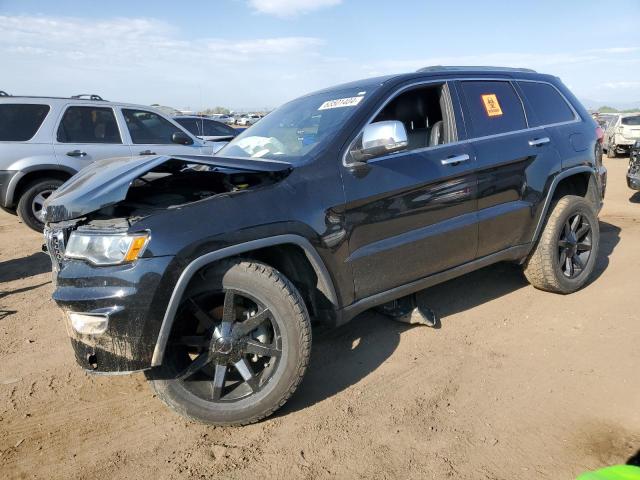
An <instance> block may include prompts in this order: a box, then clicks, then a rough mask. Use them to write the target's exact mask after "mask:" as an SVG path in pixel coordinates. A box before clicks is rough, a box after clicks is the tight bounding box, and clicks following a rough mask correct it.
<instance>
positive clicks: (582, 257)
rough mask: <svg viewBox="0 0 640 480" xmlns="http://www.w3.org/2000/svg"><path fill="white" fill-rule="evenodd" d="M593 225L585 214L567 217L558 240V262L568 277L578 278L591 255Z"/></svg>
mask: <svg viewBox="0 0 640 480" xmlns="http://www.w3.org/2000/svg"><path fill="white" fill-rule="evenodd" d="M591 247H592V242H591V225H590V224H589V221H588V220H587V218H586V217H585V216H584V215H581V214H579V213H578V214H575V215H573V216H571V217H569V218H568V219H567V221H566V222H565V224H564V228H563V229H562V231H561V232H560V239H559V240H558V248H559V249H560V250H559V255H558V263H559V267H560V270H561V271H562V273H563V274H564V276H565V277H567V278H576V277H577V276H578V275H580V273H582V271H583V270H584V268H585V265H587V263H588V262H589V257H590V256H591Z"/></svg>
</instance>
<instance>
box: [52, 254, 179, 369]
mask: <svg viewBox="0 0 640 480" xmlns="http://www.w3.org/2000/svg"><path fill="white" fill-rule="evenodd" d="M172 259H173V257H154V258H141V259H138V260H137V261H136V262H134V263H132V264H126V265H117V266H110V267H95V266H92V265H89V264H88V263H86V262H83V261H79V260H74V261H68V262H66V263H65V264H64V265H62V266H61V268H60V270H59V271H58V272H57V278H56V289H55V291H54V293H53V299H54V300H55V301H56V303H57V304H58V305H59V306H60V307H61V308H62V310H63V311H64V318H65V324H66V327H67V332H68V334H69V336H70V338H71V344H72V346H73V349H74V351H75V355H76V360H77V362H78V363H79V364H80V365H81V366H82V367H83V368H85V369H87V370H90V371H92V372H101V373H127V372H132V371H137V370H144V369H147V368H150V366H151V357H152V355H153V349H154V347H155V342H156V339H157V334H158V331H159V329H160V324H161V322H162V318H163V314H164V309H165V308H166V305H167V303H168V299H169V297H170V289H171V288H172V285H165V284H167V283H170V282H167V281H166V276H165V273H166V272H167V270H168V267H169V265H170V263H171V261H172ZM54 275H56V273H54ZM163 279H164V280H163ZM92 321H93V323H92ZM81 332H84V333H81Z"/></svg>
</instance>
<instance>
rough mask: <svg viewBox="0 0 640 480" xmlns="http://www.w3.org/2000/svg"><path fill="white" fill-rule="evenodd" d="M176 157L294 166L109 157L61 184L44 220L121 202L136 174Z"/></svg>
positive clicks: (277, 165)
mask: <svg viewBox="0 0 640 480" xmlns="http://www.w3.org/2000/svg"><path fill="white" fill-rule="evenodd" d="M176 160H177V161H182V162H184V163H185V164H189V165H192V164H193V165H194V166H198V165H201V166H205V167H210V168H219V169H222V170H231V171H245V172H282V171H285V170H290V169H291V168H292V166H291V164H290V163H286V162H280V161H276V160H252V159H244V158H226V157H206V156H197V155H182V156H165V155H162V156H153V157H150V156H139V157H134V158H131V157H121V158H108V159H105V160H99V161H97V162H94V163H92V164H91V165H89V166H88V167H86V168H83V169H82V170H81V171H80V172H78V173H77V174H76V175H74V176H73V177H71V178H70V179H69V180H68V181H67V182H66V183H65V184H64V185H62V186H61V187H60V188H58V189H57V190H56V191H55V192H54V193H53V194H52V195H51V196H50V197H49V198H48V199H47V200H46V202H45V204H44V208H45V217H44V218H45V221H46V222H61V221H64V220H71V219H74V218H78V217H81V216H83V215H87V214H88V213H91V212H95V211H97V210H100V209H101V208H104V207H107V206H109V205H113V204H115V203H118V202H120V201H122V200H124V199H125V197H126V196H127V191H128V190H129V187H130V186H131V182H133V181H134V180H135V179H136V178H140V177H142V176H143V175H145V174H146V173H148V172H149V171H151V170H153V169H155V168H158V167H160V166H161V165H162V164H163V163H166V162H169V161H176Z"/></svg>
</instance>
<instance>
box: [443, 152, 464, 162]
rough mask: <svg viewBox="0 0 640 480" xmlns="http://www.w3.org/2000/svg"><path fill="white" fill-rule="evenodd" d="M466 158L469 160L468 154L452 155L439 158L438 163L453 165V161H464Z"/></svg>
mask: <svg viewBox="0 0 640 480" xmlns="http://www.w3.org/2000/svg"><path fill="white" fill-rule="evenodd" d="M467 160H469V155H467V154H466V153H464V154H462V155H454V156H452V157H447V158H443V159H442V160H440V163H441V164H442V165H453V164H454V163H460V162H466V161H467Z"/></svg>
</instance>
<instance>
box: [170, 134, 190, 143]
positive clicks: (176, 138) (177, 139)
mask: <svg viewBox="0 0 640 480" xmlns="http://www.w3.org/2000/svg"><path fill="white" fill-rule="evenodd" d="M171 141H172V142H173V143H177V144H179V145H193V138H191V137H190V136H189V135H187V134H186V133H184V132H175V133H174V134H173V135H171Z"/></svg>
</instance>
